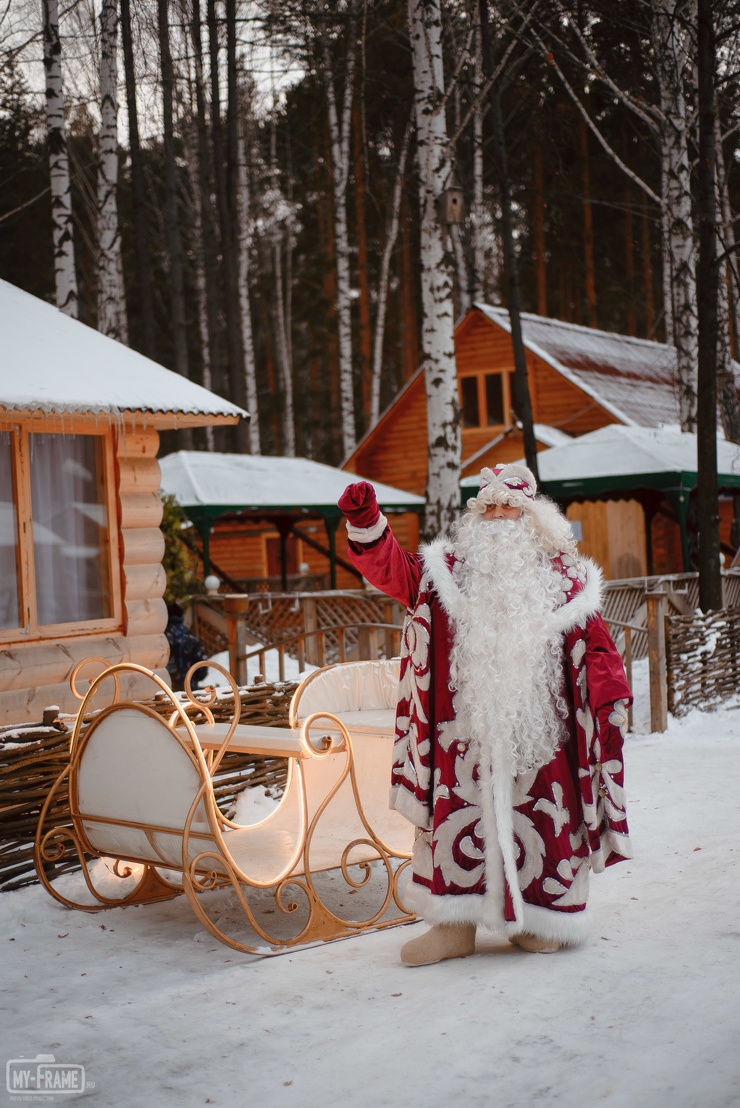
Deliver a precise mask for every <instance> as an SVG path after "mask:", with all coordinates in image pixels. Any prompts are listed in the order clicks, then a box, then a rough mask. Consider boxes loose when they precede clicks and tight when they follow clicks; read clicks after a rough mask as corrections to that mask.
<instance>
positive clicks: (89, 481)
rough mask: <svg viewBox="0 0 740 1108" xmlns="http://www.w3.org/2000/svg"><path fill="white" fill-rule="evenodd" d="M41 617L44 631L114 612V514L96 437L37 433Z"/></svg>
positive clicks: (33, 445)
mask: <svg viewBox="0 0 740 1108" xmlns="http://www.w3.org/2000/svg"><path fill="white" fill-rule="evenodd" d="M28 439H29V456H30V460H31V466H30V468H31V504H32V509H33V559H34V565H35V570H36V616H37V620H38V622H39V624H40V625H41V626H49V625H51V624H54V623H79V622H85V621H87V620H91V619H106V618H107V617H108V616H110V615H111V605H110V588H109V577H110V574H109V570H108V541H107V540H108V512H107V508H106V500H105V481H104V468H103V459H102V457H101V448H102V443H101V441H100V438H99V436H96V435H44V434H40V435H36V434H34V435H29V436H28Z"/></svg>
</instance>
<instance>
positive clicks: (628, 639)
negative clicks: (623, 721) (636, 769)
mask: <svg viewBox="0 0 740 1108" xmlns="http://www.w3.org/2000/svg"><path fill="white" fill-rule="evenodd" d="M624 672H625V676H626V678H627V684H628V685H629V687H630V688H632V628H631V627H625V629H624ZM627 730H628V731H631V730H632V705H631V704H630V706H629V708H628V709H627Z"/></svg>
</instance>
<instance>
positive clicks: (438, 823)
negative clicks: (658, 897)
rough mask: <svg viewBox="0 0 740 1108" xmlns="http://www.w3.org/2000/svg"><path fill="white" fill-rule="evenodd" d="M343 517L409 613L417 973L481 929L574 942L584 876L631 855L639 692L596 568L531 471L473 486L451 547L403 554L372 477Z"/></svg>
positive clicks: (524, 943)
mask: <svg viewBox="0 0 740 1108" xmlns="http://www.w3.org/2000/svg"><path fill="white" fill-rule="evenodd" d="M339 506H340V508H341V509H342V511H343V512H344V514H345V515H346V517H347V531H348V535H349V540H350V541H349V557H350V558H351V560H352V562H353V564H354V565H355V566H356V567H357V568H358V569H359V570H360V571H361V572H362V574H363V576H364V577H366V578H367V579H368V580H369V581H370V582H371V583H372V584H373V585H375V586H376V587H377V588H379V589H381V590H382V591H383V592H385V593H387V594H388V596H391V597H393V598H394V599H395V600H399V601H400V602H401V603H403V604H405V605H406V607H407V608H408V616H407V619H406V623H405V627H404V634H403V645H402V651H401V680H400V685H399V693H398V709H397V715H396V732H397V740H396V744H395V748H394V764H393V771H392V779H391V807H393V808H395V809H396V810H397V811H399V812H401V813H402V814H403V815H404V816H405V817H406V818H407V819H409V820H410V821H411V822H412V823H413V824H414V825H415V827H416V829H417V830H416V840H415V845H414V854H413V861H412V868H413V881H412V883H411V887H410V891H409V893H408V895H407V896H406V900H407V903H408V905H409V907H410V908H412V909H413V910H414V911H416V912H417V913H418V914H419V915H421V916H422V917H423V918H424V919H425V920H426V921H427V923H429V924H431V925H432V926H431V930H430V931H428V932H427V933H426V934H424V935H422V936H420V937H419V938H417V939H413V940H412V941H411V942H408V943H406V945H405V946H404V947H403V949H402V951H401V957H402V959H403V961H404V962H406V963H407V964H409V965H427V964H429V963H432V962H439V961H442V960H443V959H444V958H462V957H465V956H466V955H468V954H472V953H473V951H474V949H475V930H476V927H477V926H478V925H479V924H480V925H483V926H485V927H487V928H489V929H491V930H504V931H505V933H506V934H507V936H508V938H509V940H510V941H511V942H512V943H515V944H517V945H518V946H520V947H523V948H524V949H525V950H529V951H537V952H542V953H546V952H547V953H549V952H552V951H556V950H558V949H559V947H560V946H561V945H566V944H577V943H580V942H583V941H584V940H585V938H586V936H587V934H588V931H589V923H590V919H589V911H588V909H587V907H586V900H587V896H588V885H589V870H594V871H595V872H599V871H601V870H603V869H604V868H605V867H606V866H609V865H612V864H613V863H614V862H618V861H620V860H621V859H623V858H630V857H631V849H630V842H629V837H628V831H627V822H626V813H625V796H624V788H623V766H622V743H623V737H624V731H625V727H626V723H627V707H628V705H629V704H630V702H631V693H630V689H629V686H628V685H627V681H626V678H625V674H624V668H623V666H622V661H621V658H620V656H619V653H618V652H617V650H616V648H615V646H614V643H613V642H612V640H611V638H610V636H609V632H608V631H607V629H606V627H605V625H604V622H603V620H602V619H601V616H600V615H599V608H600V605H601V592H602V577H601V571H600V570H599V568H598V567H597V566H596V565H595V564H594V563H593V562H591V561H590V560H589V559H587V558H583V557H580V556H579V555H578V553H577V551H576V547H575V543H574V542H573V540H572V538H571V535H570V526H569V524H568V521H567V520H566V519H565V518H564V516H563V515H562V513H561V512H560V511H559V509H558V508H557V507H556V505H554V504H553V503H552V502H551V501H549V500H547V499H545V498H543V497H541V496H539V497H538V496H536V484H535V480H534V477H533V475H532V473H531V472H530V470H528V469H527V468H526V467H525V466H522V465H516V464H509V465H497V466H495V467H494V469H484V470H483V471H482V473H481V479H480V490H479V492H478V495H477V496H476V497H475V498H473V499H471V500H469V501H468V507H467V511H466V512H465V513H464V515H463V517H462V519H461V520H460V522H459V524H458V525H457V527H456V529H455V531H454V534H453V537H452V541H450V542H448V541H445V540H444V539H439V540H437V541H436V542H433V543H431V544H430V545H429V546H426V547H423V548H422V549H421V551H420V553H419V554H409V553H407V552H405V551H403V550H402V549H401V547H400V546H399V545H398V543H397V542H396V540H395V538H394V537H393V534H392V532H391V530H390V527H389V526H388V523H387V521H386V519H385V517H384V516H383V515H382V514H381V512H380V510H379V509H378V505H377V501H376V499H375V493H374V491H373V488H372V486H371V485H370V484H368V483H367V482H365V481H362V482H359V483H357V484H354V485H350V486H349V488H348V489H347V490H346V491H345V492H344V494H343V496H342V498H341V500H340V501H339Z"/></svg>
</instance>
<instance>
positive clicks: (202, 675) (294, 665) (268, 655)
mask: <svg viewBox="0 0 740 1108" xmlns="http://www.w3.org/2000/svg"><path fill="white" fill-rule="evenodd" d="M263 646H264V644H263V643H259V642H255V643H254V644H253V645H252V646H248V647H247V654H251V653H252V652H253V651H254V650H260V649H262V647H263ZM284 658H285V662H284V666H285V676H284V677H283V678H282V680H283V681H302V680H303V678H304V677H307V676H308V674H309V673H313V672H314V670H315V669H317V668H318V667H317V666H310V665H306V666H304V667H303V669H300V667H299V665H298V660H297V659H296V658H291V656H290V654H288V653H287V651H286V653H285V654H284ZM208 661H209V662H215V663H216V664H217V665H220V666H223V668H224V669H226V670H228V668H229V652H228V650H222V651H220V652H219V653H218V654H214V655H213V657H212V658H209V659H208ZM256 673H262V676H263V677H264V679H265V681H266V682H267V683H268V684H274V682H276V681H280V680H281V677H280V658H279V656H278V652H277V650H276V649H275V648H274V647H273V648H272V649H271V650H266V651H265V666H264V672H263V670H262V667H261V665H260V660H259V656H257V657H254V658H249V660H248V662H247V678H248V680H247V684H249V682H250V681H253V680H254V675H255V674H256ZM196 678H197V681H198V684H199V685H200V686H201V687H203V686H205V685H215V686H216V688H219V687H223V686H224V676H223V674H222V673H219V671H218V670H217V669H210V668H209V669H204V670H200V671H199V672H198V673H197V674H196Z"/></svg>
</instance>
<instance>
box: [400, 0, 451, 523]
mask: <svg viewBox="0 0 740 1108" xmlns="http://www.w3.org/2000/svg"><path fill="white" fill-rule="evenodd" d="M408 15H409V31H410V37H411V48H412V58H413V68H414V89H415V106H416V136H417V157H418V165H419V202H420V209H421V224H420V238H421V298H422V357H423V365H424V381H425V386H426V401H427V435H428V462H427V486H426V499H427V509H426V516H425V522H424V530H425V533H426V534H427V535H429V536H431V535H433V534H435V533H437V532H439V531H446V530H447V529H448V528H449V527H450V526H451V525H452V524H453V523H454V522H455V520H456V519H457V518H458V515H459V507H460V487H459V481H460V450H461V439H460V408H459V404H458V399H457V372H456V368H455V343H454V337H453V328H454V319H453V301H452V288H453V283H452V270H451V266H450V259H449V256H448V254H447V251H446V249H445V241H444V231H443V228H442V227H441V225H440V223H439V219H438V203H439V199H440V197H441V195H442V192H443V190H444V189H445V188H446V187H447V185H448V184H449V181H450V164H449V160H448V153H447V151H448V142H447V125H446V121H445V95H444V91H445V90H444V70H443V63H442V13H441V3H440V0H408Z"/></svg>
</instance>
